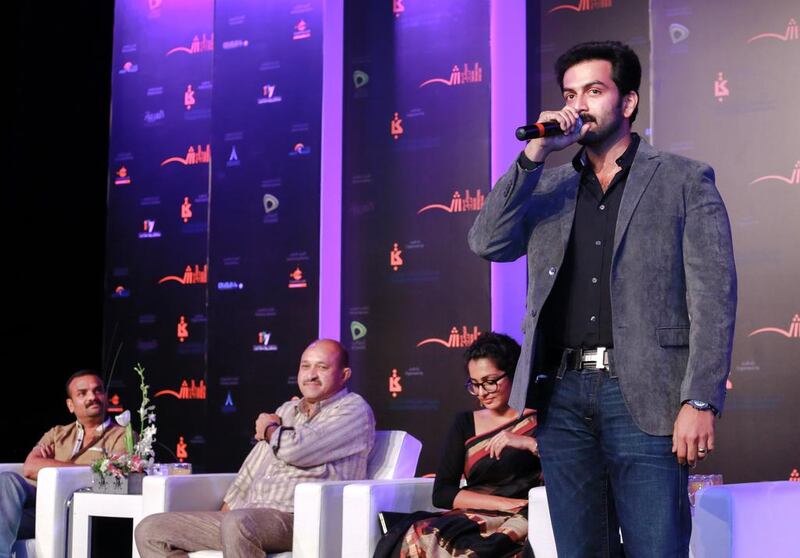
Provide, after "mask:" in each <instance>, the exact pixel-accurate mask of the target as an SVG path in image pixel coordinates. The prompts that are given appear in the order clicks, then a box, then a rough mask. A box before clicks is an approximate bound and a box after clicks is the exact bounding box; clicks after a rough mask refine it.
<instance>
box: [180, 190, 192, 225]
mask: <svg viewBox="0 0 800 558" xmlns="http://www.w3.org/2000/svg"><path fill="white" fill-rule="evenodd" d="M191 218H192V203H191V202H190V201H189V198H188V196H184V198H183V203H182V204H181V219H182V220H183V222H184V223H188V222H189V219H191Z"/></svg>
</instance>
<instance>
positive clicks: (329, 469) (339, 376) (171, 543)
mask: <svg viewBox="0 0 800 558" xmlns="http://www.w3.org/2000/svg"><path fill="white" fill-rule="evenodd" d="M348 361H349V357H348V354H347V350H346V349H345V348H344V347H343V346H342V344H341V343H339V342H338V341H333V340H330V339H320V340H317V341H314V342H313V343H312V344H311V345H309V346H308V348H306V350H305V351H304V352H303V356H302V357H301V359H300V370H299V371H298V374H297V384H298V386H299V387H300V392H301V393H302V394H303V398H302V399H299V400H295V401H288V402H286V403H284V404H283V405H281V406H280V407H279V408H278V410H277V411H276V412H275V413H261V414H260V415H259V417H258V419H257V420H256V436H255V437H256V439H257V440H259V443H257V444H256V445H255V447H253V449H252V451H251V452H250V455H248V456H247V458H246V459H245V461H244V463H243V464H242V467H241V469H239V474H238V475H237V477H236V480H234V481H233V484H232V485H231V487H230V488H229V489H228V492H227V494H225V498H224V503H223V505H222V509H221V510H220V511H208V512H173V513H163V514H156V515H151V516H148V517H146V518H145V519H144V520H143V521H142V522H141V523H140V524H139V525H138V527H137V528H136V533H135V535H136V547H137V548H138V549H139V554H140V555H141V556H142V558H154V557H161V556H170V557H176V556H186V553H187V552H193V551H196V550H222V551H223V553H224V555H225V557H226V558H240V557H241V558H243V557H248V558H249V557H263V556H264V555H265V553H267V552H282V551H287V550H291V549H292V523H293V513H292V512H293V509H294V488H295V486H297V484H299V483H301V482H313V481H326V480H356V479H363V478H365V477H366V474H367V456H368V455H369V452H370V450H371V449H372V446H373V443H374V441H375V418H374V417H373V414H372V409H371V408H370V406H369V404H368V403H367V402H366V401H364V399H362V398H361V396H360V395H358V394H355V393H351V392H349V391H348V389H347V387H345V384H346V383H347V380H348V378H350V373H351V371H350V368H349V367H348V364H349V363H348ZM262 442H263V443H262Z"/></svg>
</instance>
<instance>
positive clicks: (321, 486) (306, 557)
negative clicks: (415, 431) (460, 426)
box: [142, 431, 422, 558]
mask: <svg viewBox="0 0 800 558" xmlns="http://www.w3.org/2000/svg"><path fill="white" fill-rule="evenodd" d="M421 449H422V444H421V443H420V441H419V440H417V439H416V438H414V437H413V436H411V435H410V434H408V433H406V432H401V431H378V432H376V433H375V447H374V448H373V449H372V453H370V456H369V462H368V465H367V475H368V477H369V478H371V479H397V478H403V477H409V476H413V475H414V472H415V470H416V467H417V460H418V459H419V452H420V450H421ZM235 477H236V475H235V474H233V473H226V474H221V475H187V476H180V475H178V476H170V477H147V478H145V479H144V485H143V490H142V493H143V495H144V503H143V512H144V515H145V516H147V515H150V514H153V513H159V512H166V511H199V510H214V509H219V508H220V507H221V506H222V498H223V496H224V495H225V492H226V491H227V489H228V486H229V485H230V483H231V482H232V481H233V479H234V478H235ZM352 482H353V481H336V482H319V483H302V484H299V485H298V486H297V488H296V489H295V493H294V494H295V496H294V505H295V510H294V538H293V542H292V552H290V553H281V554H278V555H274V556H280V557H288V556H293V557H294V558H334V557H335V558H339V556H340V555H341V546H342V538H341V537H342V492H343V490H344V488H345V486H347V485H348V484H350V483H352ZM190 556H191V557H192V558H211V557H215V558H216V557H219V558H221V557H222V553H221V552H217V551H201V552H192V553H191V554H190Z"/></svg>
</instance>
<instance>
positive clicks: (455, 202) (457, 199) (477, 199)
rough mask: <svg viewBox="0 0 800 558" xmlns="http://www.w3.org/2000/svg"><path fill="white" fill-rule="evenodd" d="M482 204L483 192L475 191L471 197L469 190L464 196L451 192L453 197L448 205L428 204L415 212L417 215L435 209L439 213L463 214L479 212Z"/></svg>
mask: <svg viewBox="0 0 800 558" xmlns="http://www.w3.org/2000/svg"><path fill="white" fill-rule="evenodd" d="M483 202H484V195H483V192H481V191H480V190H475V195H474V196H473V195H472V194H470V191H469V190H465V191H464V195H463V196H462V195H461V192H458V191H456V192H453V197H452V198H451V199H450V205H443V204H438V203H434V204H430V205H426V206H425V207H423V208H422V209H420V210H419V211H417V215H420V214H422V213H425V212H426V211H431V210H433V209H437V210H440V211H445V212H447V213H465V212H468V211H480V210H481V208H482V207H483Z"/></svg>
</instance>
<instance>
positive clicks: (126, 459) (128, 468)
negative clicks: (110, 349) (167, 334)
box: [92, 363, 156, 479]
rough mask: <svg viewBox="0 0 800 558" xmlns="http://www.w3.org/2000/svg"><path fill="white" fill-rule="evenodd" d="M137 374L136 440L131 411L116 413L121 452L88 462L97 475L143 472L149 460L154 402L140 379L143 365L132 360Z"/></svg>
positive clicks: (122, 474)
mask: <svg viewBox="0 0 800 558" xmlns="http://www.w3.org/2000/svg"><path fill="white" fill-rule="evenodd" d="M133 369H134V370H135V371H136V373H137V374H138V375H139V388H140V389H141V391H142V404H141V405H140V406H139V425H140V428H139V436H138V441H137V440H136V436H134V433H133V425H131V412H130V411H125V412H124V413H121V414H120V415H118V416H117V417H116V418H115V420H116V421H117V424H119V425H120V426H122V427H124V428H125V450H126V451H125V453H123V454H119V455H107V456H104V457H102V458H100V459H98V460H97V461H95V462H94V463H93V464H92V471H93V472H94V473H96V474H98V475H100V476H101V477H111V476H113V477H115V478H117V479H120V478H127V477H128V475H130V473H143V472H144V471H145V470H146V469H147V468H148V467H149V466H150V465H152V464H153V457H154V455H155V452H154V451H153V442H155V440H156V424H155V423H156V413H155V408H156V407H155V405H151V404H150V398H149V397H148V396H147V393H148V389H149V388H150V386H148V385H147V384H145V383H144V367H142V365H141V364H138V363H137V364H136V366H134V367H133Z"/></svg>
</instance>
